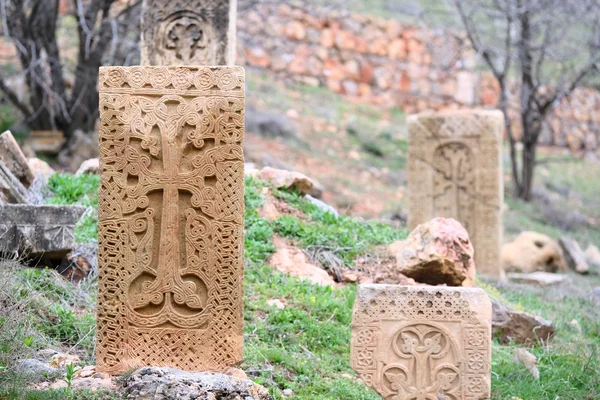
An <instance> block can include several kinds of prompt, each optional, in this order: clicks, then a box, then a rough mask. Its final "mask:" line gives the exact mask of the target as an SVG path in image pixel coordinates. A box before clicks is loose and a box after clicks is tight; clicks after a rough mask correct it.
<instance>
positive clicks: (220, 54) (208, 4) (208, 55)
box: [141, 0, 237, 65]
mask: <svg viewBox="0 0 600 400" xmlns="http://www.w3.org/2000/svg"><path fill="white" fill-rule="evenodd" d="M236 9H237V0H144V2H143V4H142V10H143V13H142V41H141V53H142V62H141V64H142V65H233V64H234V63H235V36H236V26H235V24H236Z"/></svg>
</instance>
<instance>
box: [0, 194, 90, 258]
mask: <svg viewBox="0 0 600 400" xmlns="http://www.w3.org/2000/svg"><path fill="white" fill-rule="evenodd" d="M84 212H85V207H75V206H32V205H23V204H8V205H4V206H0V243H1V246H2V248H1V250H2V251H6V252H16V251H19V252H22V253H24V254H26V255H27V256H28V257H42V258H44V259H51V260H60V259H62V258H63V257H65V256H66V255H67V253H69V252H70V251H71V250H72V249H73V247H74V246H75V234H74V229H75V224H76V223H77V221H79V219H80V218H81V216H82V215H83V213H84Z"/></svg>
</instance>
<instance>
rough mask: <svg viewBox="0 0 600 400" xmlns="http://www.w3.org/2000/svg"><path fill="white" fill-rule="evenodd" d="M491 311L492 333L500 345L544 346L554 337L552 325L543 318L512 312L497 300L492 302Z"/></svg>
mask: <svg viewBox="0 0 600 400" xmlns="http://www.w3.org/2000/svg"><path fill="white" fill-rule="evenodd" d="M492 311H493V314H492V331H493V334H494V337H496V338H498V339H499V340H500V343H502V344H508V343H511V342H512V343H517V344H525V345H534V344H536V343H539V342H542V343H544V344H546V343H548V342H549V341H550V339H551V338H552V336H554V331H555V328H554V325H552V322H550V321H546V320H545V319H543V318H540V317H538V316H535V315H531V314H528V313H526V312H522V311H516V310H513V309H511V308H509V307H506V306H505V305H503V304H502V303H500V302H499V301H497V300H492Z"/></svg>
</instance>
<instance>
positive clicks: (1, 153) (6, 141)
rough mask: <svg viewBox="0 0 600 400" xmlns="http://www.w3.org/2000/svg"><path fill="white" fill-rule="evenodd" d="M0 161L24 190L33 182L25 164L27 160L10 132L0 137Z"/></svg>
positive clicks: (30, 172) (29, 170)
mask: <svg viewBox="0 0 600 400" xmlns="http://www.w3.org/2000/svg"><path fill="white" fill-rule="evenodd" d="M0 160H1V161H2V162H3V163H4V164H5V165H6V166H7V167H8V169H9V170H10V171H11V172H12V173H13V174H14V176H15V177H16V178H17V179H18V180H19V181H20V182H21V183H22V184H23V186H25V187H26V188H27V187H29V185H31V182H33V178H34V175H33V172H32V171H31V169H30V168H29V165H28V164H27V158H26V157H25V155H24V154H23V151H21V147H19V145H18V143H17V141H16V140H15V138H14V137H13V135H12V133H11V132H10V131H6V132H4V133H3V134H1V135H0Z"/></svg>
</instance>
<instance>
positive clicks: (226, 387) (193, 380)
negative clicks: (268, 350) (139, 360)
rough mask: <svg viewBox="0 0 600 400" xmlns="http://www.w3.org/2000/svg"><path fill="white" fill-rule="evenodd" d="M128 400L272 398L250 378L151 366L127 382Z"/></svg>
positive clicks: (141, 370)
mask: <svg viewBox="0 0 600 400" xmlns="http://www.w3.org/2000/svg"><path fill="white" fill-rule="evenodd" d="M125 390H126V394H127V395H128V396H127V398H128V399H153V400H191V399H196V400H213V399H222V400H242V399H243V400H271V399H272V397H271V396H270V395H269V392H268V391H267V389H265V388H264V387H263V386H261V385H258V384H256V383H254V382H252V381H251V380H249V379H240V378H236V377H233V376H229V375H225V374H217V373H211V372H184V371H180V370H176V369H173V368H156V367H147V368H141V369H139V370H137V371H135V372H134V373H133V374H131V376H130V377H129V378H127V381H126V389H125Z"/></svg>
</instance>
